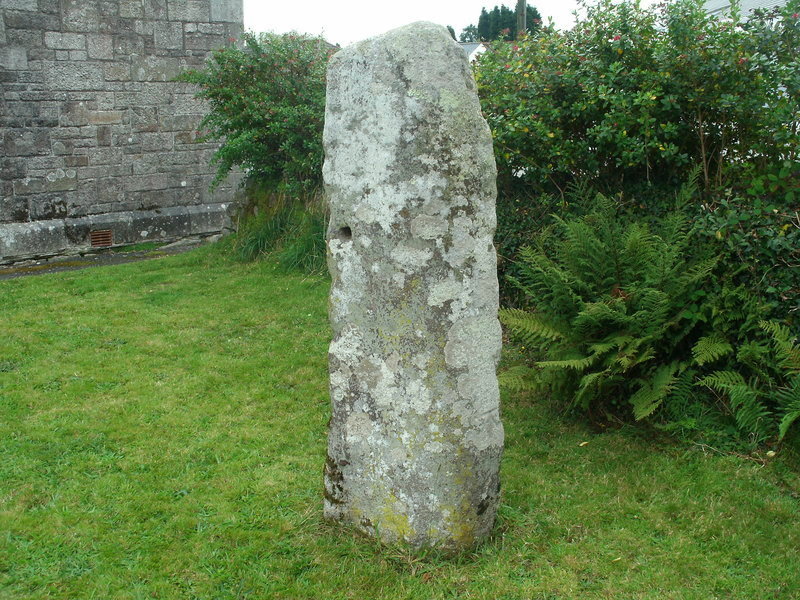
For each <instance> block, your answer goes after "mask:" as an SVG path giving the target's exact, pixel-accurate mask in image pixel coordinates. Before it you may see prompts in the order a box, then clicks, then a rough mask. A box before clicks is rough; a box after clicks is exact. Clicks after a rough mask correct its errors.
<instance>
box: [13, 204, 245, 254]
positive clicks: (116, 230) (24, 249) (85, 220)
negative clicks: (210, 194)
mask: <svg viewBox="0 0 800 600" xmlns="http://www.w3.org/2000/svg"><path fill="white" fill-rule="evenodd" d="M234 209H235V204H234V203H231V202H227V203H219V204H200V205H197V206H175V207H169V208H163V209H158V210H148V211H127V212H116V213H106V214H100V215H89V216H86V217H78V218H72V219H52V220H47V221H33V222H29V223H5V224H0V264H10V263H14V262H19V261H23V260H31V259H37V258H46V257H50V256H59V255H64V254H79V253H82V252H88V251H90V250H92V248H93V247H92V244H91V239H90V236H91V233H92V232H93V231H99V230H110V231H111V232H112V238H113V245H114V246H124V245H127V244H136V243H141V242H150V241H163V240H172V239H176V238H182V237H186V236H191V235H212V234H215V233H220V232H222V231H225V230H230V229H232V221H231V216H232V212H233V210H234Z"/></svg>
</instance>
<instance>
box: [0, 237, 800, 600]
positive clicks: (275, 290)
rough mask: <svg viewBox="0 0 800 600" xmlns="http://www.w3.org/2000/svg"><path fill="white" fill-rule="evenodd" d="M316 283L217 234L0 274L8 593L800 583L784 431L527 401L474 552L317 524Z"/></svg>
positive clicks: (591, 589) (320, 293)
mask: <svg viewBox="0 0 800 600" xmlns="http://www.w3.org/2000/svg"><path fill="white" fill-rule="evenodd" d="M326 297H327V282H326V281H325V280H324V279H321V278H313V277H312V278H304V277H302V276H299V275H286V274H285V273H279V272H277V271H275V270H274V268H273V267H271V266H270V265H269V264H267V263H256V264H238V263H234V262H230V261H228V260H227V259H226V258H225V257H224V256H222V255H221V254H220V252H219V251H218V250H216V249H214V248H213V247H212V248H204V249H200V250H199V251H195V252H191V253H188V254H185V255H181V256H175V257H168V258H162V259H156V260H152V261H147V262H141V263H135V264H126V265H120V266H114V267H99V268H94V269H88V270H84V271H77V272H69V273H59V274H52V275H42V276H37V277H28V278H22V279H15V280H8V281H0V310H2V313H1V314H2V316H1V317H0V598H2V599H3V600H8V599H14V600H16V599H22V598H29V599H36V600H39V599H45V598H64V599H89V598H98V599H123V598H124V599H138V598H141V599H145V598H153V599H156V598H157V599H170V598H175V599H177V598H181V599H184V598H198V599H228V598H231V599H233V598H253V599H256V598H257V599H273V598H276V599H277V598H285V599H294V598H298V599H299V598H319V599H328V598H330V599H338V598H342V599H344V598H354V599H359V600H360V599H368V598H376V599H377V598H381V599H389V600H395V599H403V598H408V599H411V598H413V599H425V600H427V599H434V598H484V599H497V600H499V599H508V600H511V599H524V598H530V599H541V600H544V599H565V598H580V599H584V598H587V599H590V598H609V599H625V598H653V599H659V600H661V599H668V598H678V599H683V598H686V599H690V598H697V599H702V600H708V599H712V598H721V599H730V598H736V599H744V600H754V599H767V598H774V599H781V600H783V599H789V598H800V555H799V553H800V527H798V523H800V478H798V475H797V471H796V470H795V469H793V468H792V467H791V465H792V464H796V456H793V455H792V456H790V454H791V452H790V451H789V450H788V449H783V450H781V451H780V452H779V453H778V456H777V457H776V458H775V459H773V460H771V461H770V462H769V463H768V464H766V465H764V464H762V463H760V462H757V461H754V460H751V459H748V458H746V457H737V456H731V455H723V454H718V453H714V452H704V451H703V450H702V449H700V448H697V447H689V446H686V445H681V444H676V443H669V442H664V441H663V440H662V441H653V440H651V439H648V437H647V435H645V434H644V433H641V432H638V433H637V431H635V430H632V429H622V430H618V431H613V432H607V433H593V432H592V431H591V430H590V429H588V428H587V427H585V426H583V425H579V424H575V423H572V422H570V421H568V420H565V419H564V418H562V417H560V416H558V415H557V414H555V413H554V412H553V411H552V409H551V408H549V407H548V405H547V403H545V402H542V401H538V402H537V401H536V399H533V398H529V397H525V396H519V397H507V396H504V399H503V400H504V406H503V415H504V423H505V426H506V436H507V438H506V454H505V458H504V462H503V484H504V495H503V501H502V506H501V509H500V515H499V522H498V526H497V529H496V535H495V537H494V538H493V539H492V540H490V541H489V542H488V543H486V544H484V545H483V546H481V547H480V548H478V549H477V550H476V551H475V552H473V553H471V554H468V555H465V556H462V557H460V558H458V559H455V560H446V559H443V558H440V557H436V556H422V557H420V556H414V555H412V554H409V553H407V552H405V551H403V550H398V549H388V548H380V547H378V546H377V545H376V544H374V543H373V542H371V541H369V540H365V539H362V538H360V537H358V536H356V535H353V534H352V533H351V532H349V531H348V530H346V529H341V528H338V527H334V526H331V525H327V524H324V523H323V522H322V520H321V497H322V496H321V482H322V466H323V462H324V456H325V439H326V430H325V424H326V422H327V419H328V416H329V404H328V397H327V365H326V352H327V344H328V335H329V334H328V327H327V316H326ZM584 442H588V443H584Z"/></svg>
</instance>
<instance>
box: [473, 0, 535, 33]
mask: <svg viewBox="0 0 800 600" xmlns="http://www.w3.org/2000/svg"><path fill="white" fill-rule="evenodd" d="M526 11H527V32H528V34H531V33H534V32H535V31H536V30H538V29H539V28H540V27H541V23H542V16H541V14H540V13H539V11H538V10H537V9H536V8H535V7H533V6H531V5H530V4H528V5H527V8H526ZM517 33H518V32H517V15H516V12H515V11H514V10H511V9H510V8H508V7H507V6H505V5H501V6H495V7H494V8H493V9H492V10H491V11H487V10H486V8H485V7H484V8H482V9H481V14H480V16H479V17H478V25H477V27H476V26H475V25H467V26H466V27H465V28H464V29H463V30H462V32H461V36H460V39H461V41H462V42H477V41H485V42H488V41H492V40H513V39H517V37H518V35H517Z"/></svg>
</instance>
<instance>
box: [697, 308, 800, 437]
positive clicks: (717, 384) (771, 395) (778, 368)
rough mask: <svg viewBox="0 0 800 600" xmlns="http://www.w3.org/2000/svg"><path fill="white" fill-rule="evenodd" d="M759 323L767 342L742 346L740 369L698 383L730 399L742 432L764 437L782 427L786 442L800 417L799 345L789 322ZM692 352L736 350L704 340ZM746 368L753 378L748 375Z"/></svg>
mask: <svg viewBox="0 0 800 600" xmlns="http://www.w3.org/2000/svg"><path fill="white" fill-rule="evenodd" d="M759 326H760V328H761V329H762V330H763V331H764V332H766V333H767V334H768V335H769V340H768V341H767V342H766V343H764V342H760V341H750V342H749V343H746V344H743V345H742V346H741V347H740V348H739V350H738V351H737V352H736V363H737V365H736V366H737V367H738V369H737V370H732V369H726V370H719V371H714V372H713V373H711V374H710V375H707V376H706V377H703V378H702V379H700V381H699V382H698V384H699V385H703V386H706V387H708V388H710V389H712V390H714V391H715V392H717V393H719V394H723V395H724V396H725V397H726V398H727V400H728V402H729V406H730V410H731V413H732V414H733V416H734V418H735V419H736V423H737V425H738V426H739V428H740V430H741V431H743V432H745V433H747V434H749V435H751V436H752V437H754V438H755V439H756V440H757V441H762V440H764V439H766V438H768V437H770V436H772V435H774V434H775V433H776V427H777V434H778V439H779V440H781V439H783V438H784V436H785V435H786V433H787V431H788V430H789V428H790V427H791V426H792V424H793V423H794V422H795V421H796V420H797V419H800V346H798V345H797V341H796V339H795V338H794V336H793V334H792V332H791V330H790V329H789V328H788V327H786V326H785V325H782V324H780V323H777V322H774V321H762V322H761V323H759ZM693 352H694V353H695V359H696V360H697V359H698V358H699V359H702V360H703V361H706V359H709V360H715V359H716V358H718V357H719V356H722V355H723V354H728V353H732V352H733V348H732V347H731V346H730V344H727V343H726V342H725V341H724V340H722V339H719V338H718V339H716V340H714V341H709V340H708V339H706V338H704V339H701V340H700V341H699V342H698V343H697V344H696V345H695V347H694V349H693ZM698 362H700V360H698ZM706 362H707V361H706ZM743 371H744V372H747V373H749V374H750V377H748V378H747V379H745V376H744V375H743V374H742V372H743Z"/></svg>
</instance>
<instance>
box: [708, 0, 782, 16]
mask: <svg viewBox="0 0 800 600" xmlns="http://www.w3.org/2000/svg"><path fill="white" fill-rule="evenodd" d="M784 4H786V0H741V3H740V5H739V8H740V10H741V11H742V15H746V14H748V13H750V12H752V11H754V10H756V9H765V10H769V9H771V8H775V7H776V6H783V5H784ZM705 9H706V10H707V11H708V13H709V14H712V15H720V16H727V15H729V14H730V9H731V0H706V3H705Z"/></svg>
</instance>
